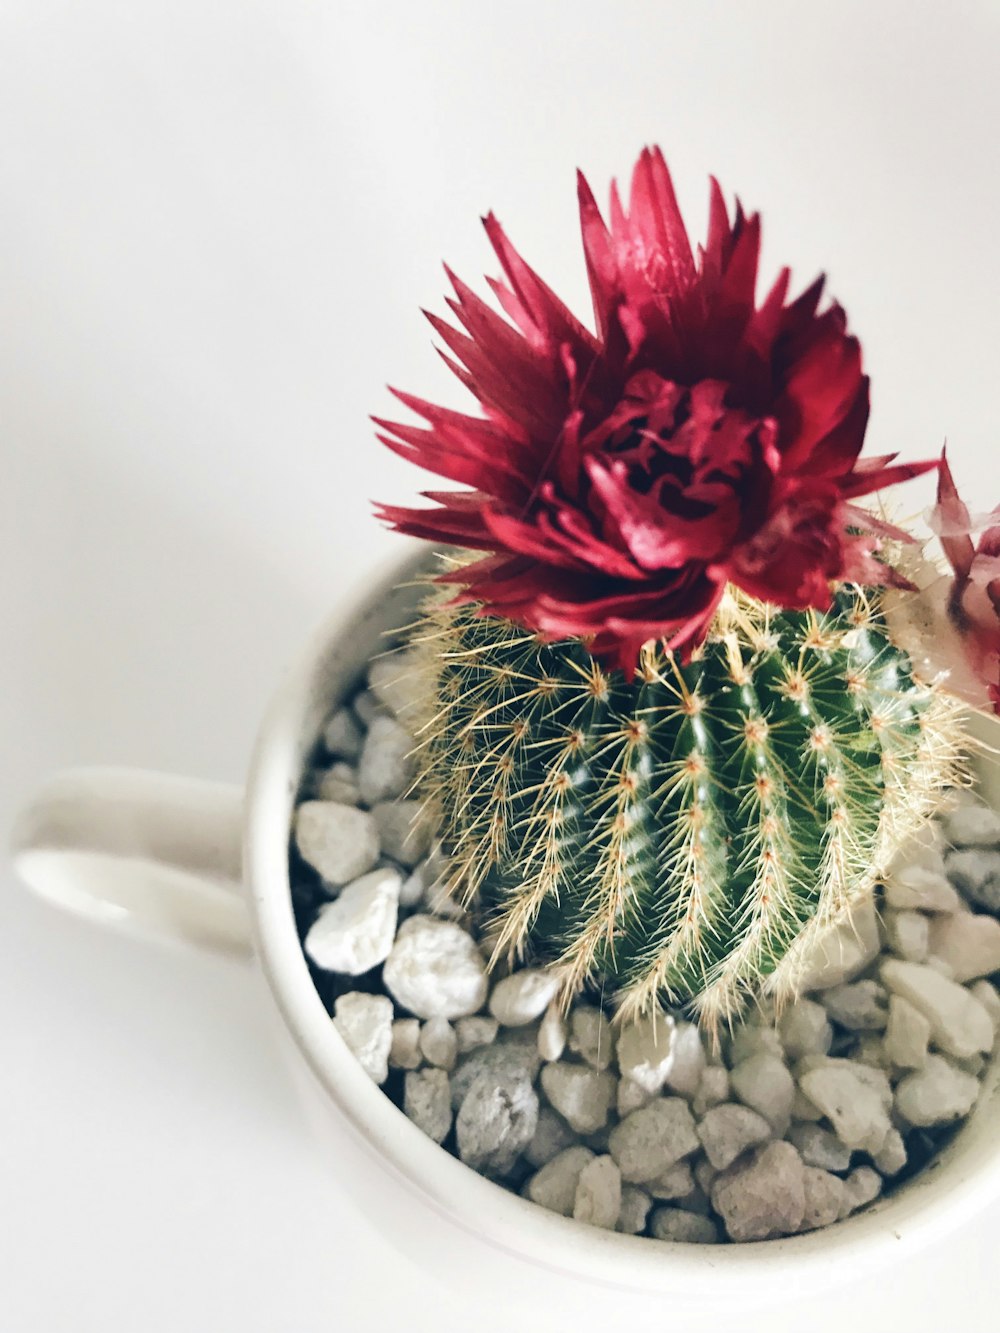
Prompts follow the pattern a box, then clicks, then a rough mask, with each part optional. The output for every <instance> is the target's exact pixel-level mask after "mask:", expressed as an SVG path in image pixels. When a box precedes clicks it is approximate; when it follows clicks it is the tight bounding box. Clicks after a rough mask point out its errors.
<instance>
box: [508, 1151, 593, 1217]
mask: <svg viewBox="0 0 1000 1333" xmlns="http://www.w3.org/2000/svg"><path fill="white" fill-rule="evenodd" d="M592 1161H594V1154H593V1153H592V1152H591V1151H590V1149H589V1148H584V1147H581V1146H576V1147H573V1148H567V1149H566V1150H565V1152H561V1153H559V1155H558V1156H556V1157H553V1158H552V1160H551V1161H550V1162H548V1163H547V1164H546V1165H545V1166H543V1167H542V1169H541V1170H540V1171H538V1172H536V1174H535V1175H533V1176H532V1177H531V1179H530V1180H529V1181H528V1184H527V1188H526V1190H525V1193H526V1195H527V1197H528V1198H529V1199H530V1200H531V1201H532V1203H537V1204H538V1205H539V1206H540V1207H542V1208H547V1209H548V1210H549V1211H550V1212H552V1213H560V1214H561V1215H562V1216H563V1217H572V1216H573V1206H574V1204H575V1203H576V1187H577V1185H578V1184H579V1183H580V1176H581V1175H582V1174H583V1169H584V1167H585V1166H587V1165H588V1164H589V1163H590V1162H592Z"/></svg>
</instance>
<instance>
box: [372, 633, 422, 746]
mask: <svg viewBox="0 0 1000 1333" xmlns="http://www.w3.org/2000/svg"><path fill="white" fill-rule="evenodd" d="M428 686H429V681H428V677H427V673H426V672H425V671H424V670H423V664H422V662H421V653H420V650H419V649H418V648H399V649H396V650H395V652H392V653H387V654H386V655H385V656H384V657H376V658H375V660H374V661H373V662H372V664H371V665H370V666H369V668H368V688H369V690H371V692H372V694H373V695H374V696H375V698H376V699H377V700H378V701H379V703H380V704H382V705H383V706H384V707H385V708H388V710H389V712H390V713H392V714H393V715H394V716H395V717H397V718H399V720H400V721H401V722H402V723H403V725H404V726H413V727H415V726H417V725H418V723H419V720H420V718H421V716H422V715H423V713H424V712H425V711H426V709H427V701H428V694H429V688H428Z"/></svg>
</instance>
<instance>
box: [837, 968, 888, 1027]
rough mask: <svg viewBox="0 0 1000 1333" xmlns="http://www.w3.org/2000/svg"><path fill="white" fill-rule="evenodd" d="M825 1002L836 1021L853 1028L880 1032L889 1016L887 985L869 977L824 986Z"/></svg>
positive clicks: (842, 1025)
mask: <svg viewBox="0 0 1000 1333" xmlns="http://www.w3.org/2000/svg"><path fill="white" fill-rule="evenodd" d="M823 1005H824V1007H825V1009H826V1012H827V1013H828V1014H829V1015H830V1017H831V1018H832V1019H833V1021H834V1022H835V1023H839V1024H840V1026H841V1027H844V1028H847V1029H848V1030H849V1031H851V1032H881V1030H882V1029H883V1028H884V1027H885V1025H886V1020H887V1018H888V1012H887V1010H888V998H887V996H886V993H885V987H884V986H880V985H879V984H878V982H877V981H872V980H870V979H869V980H866V981H855V982H853V983H850V984H848V985H845V986H834V987H832V988H831V989H830V990H825V991H824V992H823Z"/></svg>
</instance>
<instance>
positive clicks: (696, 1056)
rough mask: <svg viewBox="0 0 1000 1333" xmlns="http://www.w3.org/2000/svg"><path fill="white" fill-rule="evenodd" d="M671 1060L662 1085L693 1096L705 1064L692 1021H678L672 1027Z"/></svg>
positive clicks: (695, 1027) (702, 1049)
mask: <svg viewBox="0 0 1000 1333" xmlns="http://www.w3.org/2000/svg"><path fill="white" fill-rule="evenodd" d="M672 1049H673V1057H674V1058H673V1060H672V1061H671V1064H670V1068H669V1069H668V1070H667V1075H666V1078H665V1079H664V1083H663V1086H664V1087H665V1088H669V1089H670V1090H671V1092H678V1093H680V1095H681V1096H682V1097H693V1096H694V1095H695V1093H696V1092H697V1091H698V1084H699V1083H700V1082H701V1075H702V1070H703V1069H704V1068H705V1065H706V1064H707V1060H706V1059H705V1048H704V1046H703V1045H702V1042H701V1033H700V1032H699V1031H698V1028H697V1026H696V1025H695V1024H694V1023H678V1024H677V1026H676V1028H675V1029H674V1038H673V1044H672Z"/></svg>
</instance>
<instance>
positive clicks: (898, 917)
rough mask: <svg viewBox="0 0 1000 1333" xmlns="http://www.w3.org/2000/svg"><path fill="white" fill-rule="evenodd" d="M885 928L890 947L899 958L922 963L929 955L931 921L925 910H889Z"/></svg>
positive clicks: (886, 915)
mask: <svg viewBox="0 0 1000 1333" xmlns="http://www.w3.org/2000/svg"><path fill="white" fill-rule="evenodd" d="M885 930H886V936H887V938H888V943H889V948H890V949H891V950H892V952H893V953H894V954H895V955H896V957H897V958H903V959H905V960H906V962H908V963H922V962H923V961H924V959H925V958H926V957H927V953H928V949H929V938H930V922H929V921H928V919H927V917H926V916H925V915H924V914H923V912H912V911H911V912H887V913H886V914H885Z"/></svg>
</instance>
